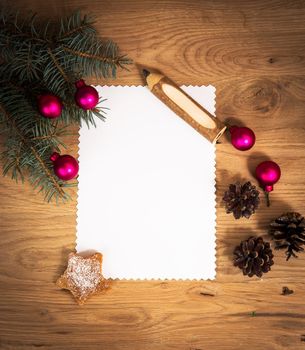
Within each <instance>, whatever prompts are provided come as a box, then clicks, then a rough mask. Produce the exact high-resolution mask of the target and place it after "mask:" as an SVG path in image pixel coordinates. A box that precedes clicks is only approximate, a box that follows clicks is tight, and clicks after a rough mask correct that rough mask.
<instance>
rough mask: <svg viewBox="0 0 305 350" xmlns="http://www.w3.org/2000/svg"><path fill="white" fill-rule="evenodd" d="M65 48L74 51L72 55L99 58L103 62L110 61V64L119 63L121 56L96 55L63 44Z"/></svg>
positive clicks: (70, 51) (92, 58)
mask: <svg viewBox="0 0 305 350" xmlns="http://www.w3.org/2000/svg"><path fill="white" fill-rule="evenodd" d="M63 49H64V50H65V51H66V52H69V53H72V55H75V56H79V57H82V58H90V59H91V60H97V61H101V62H103V63H110V64H116V65H118V64H119V62H120V60H121V57H114V58H112V57H105V56H100V55H94V54H92V53H89V52H81V51H77V50H72V49H70V48H69V47H66V46H63Z"/></svg>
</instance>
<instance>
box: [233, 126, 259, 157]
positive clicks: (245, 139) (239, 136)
mask: <svg viewBox="0 0 305 350" xmlns="http://www.w3.org/2000/svg"><path fill="white" fill-rule="evenodd" d="M229 131H230V134H231V143H232V145H233V146H234V147H235V148H236V149H238V150H239V151H247V150H248V149H250V148H252V147H253V146H254V144H255V134H254V132H253V131H252V130H251V129H249V128H247V127H239V126H231V127H230V128H229Z"/></svg>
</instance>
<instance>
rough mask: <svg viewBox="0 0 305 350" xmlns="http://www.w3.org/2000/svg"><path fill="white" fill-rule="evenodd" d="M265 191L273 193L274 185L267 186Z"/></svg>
mask: <svg viewBox="0 0 305 350" xmlns="http://www.w3.org/2000/svg"><path fill="white" fill-rule="evenodd" d="M265 191H266V192H272V191H273V185H266V186H265Z"/></svg>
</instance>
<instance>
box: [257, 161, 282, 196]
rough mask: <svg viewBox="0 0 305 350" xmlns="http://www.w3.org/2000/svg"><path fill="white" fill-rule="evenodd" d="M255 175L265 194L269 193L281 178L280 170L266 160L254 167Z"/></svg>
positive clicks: (276, 165) (273, 163)
mask: <svg viewBox="0 0 305 350" xmlns="http://www.w3.org/2000/svg"><path fill="white" fill-rule="evenodd" d="M255 175H256V178H257V180H258V181H259V183H260V184H261V186H262V187H263V188H264V190H265V192H271V191H273V185H274V184H275V183H277V182H278V181H279V179H280V177H281V168H280V167H279V166H278V164H276V163H275V162H272V161H271V160H267V161H265V162H262V163H260V164H259V165H258V166H257V167H256V170H255Z"/></svg>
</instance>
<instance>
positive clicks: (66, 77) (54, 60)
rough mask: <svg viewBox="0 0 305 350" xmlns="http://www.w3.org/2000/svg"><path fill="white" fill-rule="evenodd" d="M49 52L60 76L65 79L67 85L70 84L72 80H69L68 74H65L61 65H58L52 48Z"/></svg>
mask: <svg viewBox="0 0 305 350" xmlns="http://www.w3.org/2000/svg"><path fill="white" fill-rule="evenodd" d="M47 51H48V54H49V56H50V57H51V59H52V61H53V63H54V64H55V66H56V68H57V69H58V71H59V72H60V74H61V75H62V76H63V78H64V79H65V81H66V82H67V83H69V82H70V80H69V78H68V76H67V74H66V73H65V72H64V70H63V69H62V67H61V66H60V64H59V63H58V61H57V59H56V58H55V56H54V55H53V53H52V50H51V48H50V47H48V50H47Z"/></svg>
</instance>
